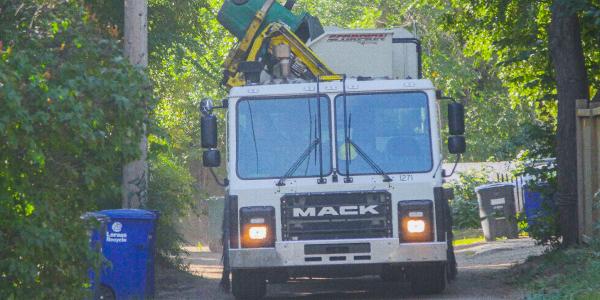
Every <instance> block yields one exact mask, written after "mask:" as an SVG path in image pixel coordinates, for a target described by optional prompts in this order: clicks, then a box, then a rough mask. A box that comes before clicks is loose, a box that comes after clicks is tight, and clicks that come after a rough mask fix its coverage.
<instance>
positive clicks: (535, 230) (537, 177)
mask: <svg viewBox="0 0 600 300" xmlns="http://www.w3.org/2000/svg"><path fill="white" fill-rule="evenodd" d="M544 126H546V125H544V124H537V126H536V125H534V126H532V127H530V128H529V130H528V131H525V132H526V135H524V136H523V138H524V139H525V140H528V142H527V144H528V145H529V147H528V150H524V151H522V152H521V153H519V156H518V157H517V168H516V169H515V170H514V172H513V173H514V175H515V176H526V178H529V180H528V181H527V182H526V184H527V188H528V189H529V190H530V191H532V192H539V193H540V194H541V197H542V198H543V199H547V200H546V201H544V202H542V206H541V208H540V212H539V214H538V217H537V218H536V220H535V221H534V222H527V220H526V217H525V215H524V214H521V215H520V216H519V217H518V220H519V222H520V223H526V224H527V225H526V226H524V227H523V229H524V231H525V232H527V233H528V234H529V236H530V237H531V238H533V239H535V240H536V242H537V243H538V244H541V245H549V246H551V247H552V248H557V247H558V246H559V245H560V238H559V237H560V230H559V222H558V220H559V219H558V210H557V208H556V206H555V205H554V204H553V201H552V200H551V199H553V197H554V194H555V191H556V185H557V182H556V168H555V165H554V161H553V160H552V159H548V158H549V157H553V156H554V150H555V148H554V136H553V134H552V130H550V129H548V128H544Z"/></svg>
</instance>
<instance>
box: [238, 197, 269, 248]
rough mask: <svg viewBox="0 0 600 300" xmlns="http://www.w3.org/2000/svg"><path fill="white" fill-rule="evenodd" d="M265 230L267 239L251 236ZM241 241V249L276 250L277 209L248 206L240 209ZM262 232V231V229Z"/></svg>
mask: <svg viewBox="0 0 600 300" xmlns="http://www.w3.org/2000/svg"><path fill="white" fill-rule="evenodd" d="M259 228H265V230H264V231H265V232H264V235H265V237H264V238H262V239H260V238H256V237H257V236H256V235H255V236H254V237H252V236H251V230H253V229H254V231H255V232H253V233H258V232H257V231H256V230H257V229H259ZM240 229H241V230H240V239H241V241H240V242H241V243H240V244H241V248H244V249H249V248H250V249H251V248H274V247H275V239H276V231H275V230H276V228H275V208H274V207H272V206H248V207H242V208H240ZM261 231H262V229H261Z"/></svg>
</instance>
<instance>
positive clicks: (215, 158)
mask: <svg viewBox="0 0 600 300" xmlns="http://www.w3.org/2000/svg"><path fill="white" fill-rule="evenodd" d="M202 164H203V165H204V166H205V167H208V168H216V167H218V166H220V165H221V152H220V151H219V150H217V149H210V150H205V151H204V152H203V153H202Z"/></svg>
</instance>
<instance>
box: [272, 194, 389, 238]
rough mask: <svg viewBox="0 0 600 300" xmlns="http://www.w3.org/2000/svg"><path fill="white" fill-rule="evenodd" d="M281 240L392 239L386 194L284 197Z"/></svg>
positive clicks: (293, 195)
mask: <svg viewBox="0 0 600 300" xmlns="http://www.w3.org/2000/svg"><path fill="white" fill-rule="evenodd" d="M281 224H282V237H283V240H284V241H303V240H335V239H360V238H384V237H391V236H392V210H391V195H390V194H389V193H388V192H386V191H360V192H356V191H355V192H344V193H307V194H287V195H285V196H283V197H282V198H281Z"/></svg>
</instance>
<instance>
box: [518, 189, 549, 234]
mask: <svg viewBox="0 0 600 300" xmlns="http://www.w3.org/2000/svg"><path fill="white" fill-rule="evenodd" d="M523 200H524V201H523V206H524V208H525V217H526V219H527V224H530V225H533V224H535V223H536V219H538V218H542V217H544V216H546V215H547V214H548V213H550V212H552V211H553V210H554V202H553V201H552V199H551V198H550V199H547V197H544V195H542V193H541V192H538V191H532V190H531V189H530V188H529V187H528V186H527V185H523Z"/></svg>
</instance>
